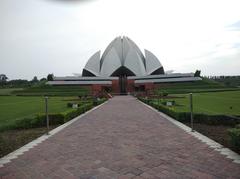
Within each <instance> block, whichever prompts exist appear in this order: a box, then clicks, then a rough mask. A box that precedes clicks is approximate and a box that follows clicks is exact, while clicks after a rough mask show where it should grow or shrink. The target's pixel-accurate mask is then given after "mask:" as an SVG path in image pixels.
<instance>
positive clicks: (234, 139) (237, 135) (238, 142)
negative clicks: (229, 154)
mask: <svg viewBox="0 0 240 179" xmlns="http://www.w3.org/2000/svg"><path fill="white" fill-rule="evenodd" d="M228 134H229V135H230V137H231V143H232V145H233V146H234V147H235V148H236V149H238V150H240V128H233V129H229V130H228Z"/></svg>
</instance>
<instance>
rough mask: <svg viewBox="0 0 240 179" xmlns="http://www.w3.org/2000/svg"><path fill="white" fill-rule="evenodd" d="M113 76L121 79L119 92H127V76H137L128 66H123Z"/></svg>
mask: <svg viewBox="0 0 240 179" xmlns="http://www.w3.org/2000/svg"><path fill="white" fill-rule="evenodd" d="M111 76H116V77H118V79H119V93H120V94H127V92H128V91H127V77H128V76H135V74H134V73H133V72H132V71H131V70H129V69H128V68H126V67H124V66H121V67H120V68H118V69H117V70H116V71H114V72H113V74H112V75H111Z"/></svg>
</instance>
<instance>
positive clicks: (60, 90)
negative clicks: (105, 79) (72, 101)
mask: <svg viewBox="0 0 240 179" xmlns="http://www.w3.org/2000/svg"><path fill="white" fill-rule="evenodd" d="M12 94H14V95H19V96H43V95H47V96H83V95H89V94H90V88H88V87H81V86H49V85H43V86H37V87H30V88H26V89H24V90H21V91H18V90H16V91H13V92H12Z"/></svg>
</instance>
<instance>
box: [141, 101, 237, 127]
mask: <svg viewBox="0 0 240 179" xmlns="http://www.w3.org/2000/svg"><path fill="white" fill-rule="evenodd" d="M139 100H140V101H142V102H144V103H147V104H149V105H151V106H152V107H154V108H155V109H157V110H159V111H161V112H163V113H165V114H167V115H169V116H171V117H173V118H174V119H176V120H178V121H180V122H190V121H191V114H190V112H176V111H174V110H172V109H170V108H168V107H166V106H164V105H162V104H159V105H158V104H156V103H154V102H153V100H148V99H144V98H139ZM193 118H194V123H201V124H208V125H229V126H234V125H236V124H239V123H240V119H239V118H237V117H234V116H227V115H208V114H200V113H194V114H193Z"/></svg>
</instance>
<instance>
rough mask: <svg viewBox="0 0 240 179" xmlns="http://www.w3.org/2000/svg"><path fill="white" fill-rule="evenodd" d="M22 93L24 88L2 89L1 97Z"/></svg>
mask: <svg viewBox="0 0 240 179" xmlns="http://www.w3.org/2000/svg"><path fill="white" fill-rule="evenodd" d="M16 90H17V91H21V90H22V88H0V95H11V93H12V92H13V91H16Z"/></svg>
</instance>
